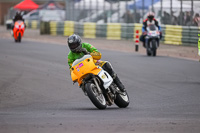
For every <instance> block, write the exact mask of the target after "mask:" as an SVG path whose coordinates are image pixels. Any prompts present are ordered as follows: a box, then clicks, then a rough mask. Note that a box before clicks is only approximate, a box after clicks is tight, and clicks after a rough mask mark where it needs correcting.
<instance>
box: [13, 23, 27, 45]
mask: <svg viewBox="0 0 200 133" xmlns="http://www.w3.org/2000/svg"><path fill="white" fill-rule="evenodd" d="M24 30H25V24H24V22H23V21H21V20H18V21H16V22H15V24H14V28H13V37H14V39H15V42H21V39H22V37H23V35H24Z"/></svg>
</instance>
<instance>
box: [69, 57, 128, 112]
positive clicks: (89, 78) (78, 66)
mask: <svg viewBox="0 0 200 133" xmlns="http://www.w3.org/2000/svg"><path fill="white" fill-rule="evenodd" d="M71 78H72V81H73V82H74V83H75V82H78V83H79V86H80V87H81V88H82V90H83V92H84V93H85V95H86V96H88V97H89V99H90V100H91V102H92V103H93V104H94V105H95V106H96V107H97V108H98V109H105V108H106V107H107V105H109V106H111V105H112V104H113V103H115V104H116V105H117V106H118V107H120V108H126V107H127V106H128V105H129V97H128V94H127V92H121V91H120V89H119V88H118V87H117V85H116V84H115V83H114V82H113V78H112V77H111V76H110V75H109V73H107V72H106V71H104V70H103V69H102V68H101V67H99V66H96V65H95V63H94V61H93V58H92V56H91V55H84V56H83V57H82V58H80V59H76V60H75V61H74V62H73V64H72V69H71Z"/></svg>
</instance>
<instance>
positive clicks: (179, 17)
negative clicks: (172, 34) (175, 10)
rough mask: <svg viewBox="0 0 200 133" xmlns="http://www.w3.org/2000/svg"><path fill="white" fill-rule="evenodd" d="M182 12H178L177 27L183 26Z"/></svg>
mask: <svg viewBox="0 0 200 133" xmlns="http://www.w3.org/2000/svg"><path fill="white" fill-rule="evenodd" d="M184 16H185V14H184V12H180V14H179V16H178V24H179V25H184Z"/></svg>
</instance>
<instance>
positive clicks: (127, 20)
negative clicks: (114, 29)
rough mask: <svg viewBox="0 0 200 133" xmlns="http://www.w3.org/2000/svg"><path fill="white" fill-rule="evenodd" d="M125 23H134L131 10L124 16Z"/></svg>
mask: <svg viewBox="0 0 200 133" xmlns="http://www.w3.org/2000/svg"><path fill="white" fill-rule="evenodd" d="M122 18H123V19H124V22H125V23H133V14H131V12H130V10H127V11H126V12H125V13H124V15H123V16H122Z"/></svg>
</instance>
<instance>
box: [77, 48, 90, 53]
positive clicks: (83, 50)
mask: <svg viewBox="0 0 200 133" xmlns="http://www.w3.org/2000/svg"><path fill="white" fill-rule="evenodd" d="M79 52H83V53H84V54H90V52H88V51H87V49H86V48H81V49H80V50H79Z"/></svg>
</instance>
